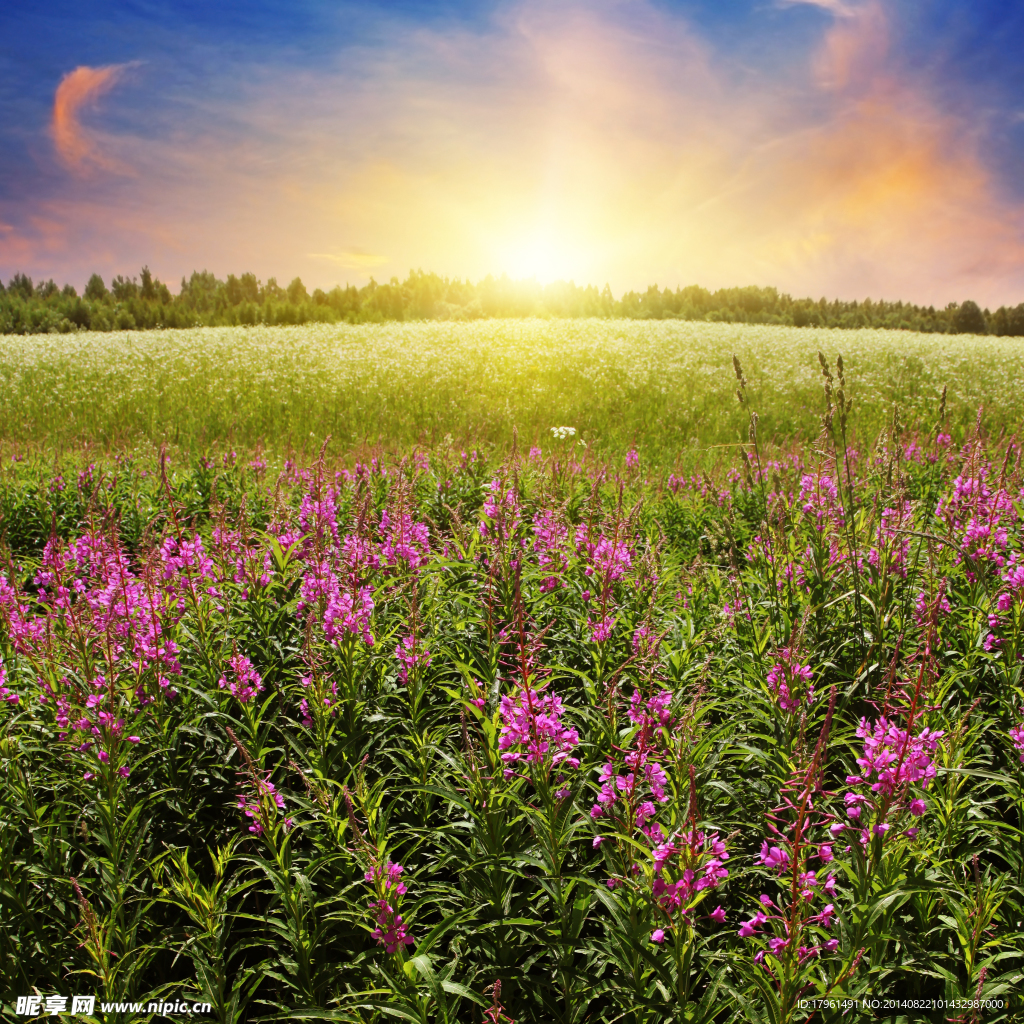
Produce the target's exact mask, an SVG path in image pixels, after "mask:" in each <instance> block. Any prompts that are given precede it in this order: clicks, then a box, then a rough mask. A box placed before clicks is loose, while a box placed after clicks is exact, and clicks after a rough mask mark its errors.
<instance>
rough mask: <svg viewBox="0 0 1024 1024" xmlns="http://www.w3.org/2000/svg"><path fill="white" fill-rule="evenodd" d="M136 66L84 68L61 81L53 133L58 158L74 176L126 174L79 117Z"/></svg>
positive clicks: (114, 65)
mask: <svg viewBox="0 0 1024 1024" xmlns="http://www.w3.org/2000/svg"><path fill="white" fill-rule="evenodd" d="M134 66H135V64H134V63H129V64H107V65H105V66H104V67H98V68H90V67H86V66H84V65H83V66H81V67H77V68H75V70H74V71H69V72H68V73H67V74H66V75H65V76H64V77H63V78H62V79H61V80H60V84H59V85H58V86H57V92H56V93H55V95H54V97H53V116H52V120H51V130H52V133H53V142H54V146H55V147H56V149H57V156H58V157H59V158H60V160H61V162H62V163H63V164H64V166H65V167H67V168H68V169H69V170H71V171H73V172H75V173H83V172H86V171H88V170H89V169H91V168H102V169H104V170H109V171H123V169H124V168H123V167H122V165H121V164H120V163H119V162H118V161H116V160H115V159H113V158H112V157H111V156H110V155H109V154H107V153H105V152H104V151H103V148H102V145H101V144H100V143H99V142H97V140H96V139H95V138H93V137H92V135H91V134H90V133H89V132H88V131H87V130H86V129H85V128H84V127H83V126H82V123H81V120H80V115H81V112H82V110H83V108H88V107H93V108H94V107H96V106H97V104H98V101H99V98H100V97H101V96H103V95H104V94H106V93H108V92H110V90H111V89H113V88H114V86H115V85H117V83H118V82H119V81H120V80H121V78H122V77H123V76H124V74H125V72H126V71H128V70H129V69H130V68H132V67H134Z"/></svg>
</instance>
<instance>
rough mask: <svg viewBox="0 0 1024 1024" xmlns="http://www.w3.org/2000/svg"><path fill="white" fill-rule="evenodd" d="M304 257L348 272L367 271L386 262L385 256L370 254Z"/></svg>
mask: <svg viewBox="0 0 1024 1024" xmlns="http://www.w3.org/2000/svg"><path fill="white" fill-rule="evenodd" d="M306 255H307V257H308V258H309V259H311V260H329V261H330V262H331V263H336V264H337V265H338V266H339V267H347V268H349V269H350V270H369V269H372V268H373V267H379V266H382V265H383V264H385V263H387V262H388V258H387V256H378V255H377V254H376V253H372V252H358V251H355V252H339V253H333V252H311V253H307V254H306Z"/></svg>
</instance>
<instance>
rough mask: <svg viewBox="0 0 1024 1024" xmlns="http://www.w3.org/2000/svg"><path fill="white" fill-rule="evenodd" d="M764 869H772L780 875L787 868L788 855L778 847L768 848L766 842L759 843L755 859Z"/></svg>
mask: <svg viewBox="0 0 1024 1024" xmlns="http://www.w3.org/2000/svg"><path fill="white" fill-rule="evenodd" d="M757 859H758V860H759V861H760V862H761V863H762V864H763V865H764V866H765V867H766V868H774V869H776V870H777V871H778V872H779V873H780V874H781V873H782V872H783V871H785V870H786V868H787V867H788V866H789V853H788V852H787V851H786V850H784V849H782V848H781V847H779V846H769V845H768V840H765V841H764V842H763V843H761V852H760V854H758V858H757Z"/></svg>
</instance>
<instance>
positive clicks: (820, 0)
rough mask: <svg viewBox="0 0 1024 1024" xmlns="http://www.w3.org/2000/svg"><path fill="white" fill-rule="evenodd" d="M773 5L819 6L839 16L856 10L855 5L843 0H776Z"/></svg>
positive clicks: (844, 16)
mask: <svg viewBox="0 0 1024 1024" xmlns="http://www.w3.org/2000/svg"><path fill="white" fill-rule="evenodd" d="M775 5H776V7H799V6H801V5H806V6H808V7H820V8H821V9H822V10H825V11H831V12H832V13H833V14H834V15H836V16H837V17H840V18H849V17H851V16H852V15H853V14H854V13H855V11H856V7H855V6H853V5H851V4H848V3H844V2H843V0H776V4H775Z"/></svg>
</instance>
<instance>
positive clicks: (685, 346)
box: [0, 319, 1024, 468]
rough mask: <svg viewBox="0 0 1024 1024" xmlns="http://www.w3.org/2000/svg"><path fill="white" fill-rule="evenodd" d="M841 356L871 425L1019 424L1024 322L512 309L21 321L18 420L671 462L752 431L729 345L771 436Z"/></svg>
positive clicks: (277, 443)
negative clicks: (520, 315) (604, 454)
mask: <svg viewBox="0 0 1024 1024" xmlns="http://www.w3.org/2000/svg"><path fill="white" fill-rule="evenodd" d="M819 350H821V351H823V352H825V354H826V355H827V356H828V357H829V358H831V359H834V358H835V356H836V355H837V354H842V355H843V357H844V359H845V360H846V367H847V371H848V375H849V378H850V385H849V391H850V397H852V398H853V400H854V401H855V402H856V404H857V417H856V429H857V430H858V431H860V432H862V433H863V434H864V435H865V436H867V437H871V438H873V437H874V436H875V434H877V433H878V431H879V430H880V429H882V427H883V426H884V425H885V424H887V423H888V422H889V420H890V419H891V416H892V406H893V404H894V403H898V404H899V406H900V410H901V415H902V417H903V422H904V423H907V424H915V423H917V422H918V421H920V420H922V419H924V420H926V419H927V418H928V417H929V416H931V415H932V414H933V412H934V409H935V407H936V403H937V401H938V398H939V394H940V392H941V391H942V388H943V387H944V386H948V388H949V402H948V415H949V422H950V425H951V426H952V427H954V428H956V429H958V430H965V429H968V428H969V427H970V426H971V425H972V424H973V423H974V420H975V418H976V416H977V412H978V408H979V406H981V405H982V404H984V406H985V421H986V424H987V426H988V429H989V430H992V431H997V432H998V431H999V430H1000V429H1003V428H1006V429H1008V430H1011V431H1012V430H1013V429H1015V428H1016V427H1017V426H1018V425H1019V424H1020V422H1021V408H1022V403H1021V401H1020V385H1019V381H1020V380H1021V379H1024V339H1020V338H1013V337H990V336H978V335H945V334H938V335H929V334H915V333H911V332H905V331H883V330H860V331H839V330H815V329H810V328H786V327H771V326H757V325H736V324H716V323H698V322H689V321H661V320H658V321H653V320H651V321H642V320H537V319H534V320H494V321H479V322H474V323H468V324H454V323H436V322H420V323H388V324H382V325H359V326H349V325H322V324H321V325H317V324H312V325H306V326H303V327H294V328H288V327H251V328H204V329H194V330H166V331H148V332H125V333H121V334H116V333H115V334H104V333H79V334H48V335H33V336H25V337H21V336H8V337H5V338H4V339H3V342H2V344H0V438H3V439H5V440H6V441H17V442H37V443H38V442H45V443H47V444H48V445H50V446H51V447H52V446H57V447H76V446H80V445H82V444H86V443H88V444H93V445H96V446H98V447H99V448H100V449H101V450H110V449H112V448H116V447H123V446H125V445H137V444H140V443H142V444H148V445H150V446H152V445H154V444H156V445H159V444H160V443H162V442H164V441H166V442H168V443H170V444H172V445H175V446H179V447H183V448H185V449H190V450H199V449H201V448H202V447H203V446H204V445H208V444H213V443H224V444H233V445H236V446H244V447H247V448H251V447H254V446H255V445H257V444H260V443H262V445H263V446H264V447H266V448H268V449H273V450H276V451H283V450H285V449H289V450H294V451H296V452H299V453H301V452H305V453H306V455H307V457H312V454H313V453H314V452H315V451H316V450H317V449H318V447H319V445H320V442H321V441H322V440H323V438H324V437H326V436H327V435H331V436H332V438H333V443H334V447H333V450H335V451H343V452H344V451H352V450H359V449H360V448H364V449H365V447H366V446H367V445H370V446H372V445H375V444H377V443H378V442H383V443H384V444H385V445H386V446H390V448H391V449H392V450H395V451H397V450H403V449H407V448H409V447H410V446H411V445H414V444H425V445H427V446H431V447H433V446H437V445H438V444H440V443H441V442H442V441H443V439H444V438H445V436H446V435H451V437H452V438H453V439H454V441H455V443H456V444H459V445H466V444H470V445H475V446H477V447H481V446H488V445H493V446H497V447H499V448H501V447H507V446H508V445H509V444H510V443H511V440H512V434H513V430H517V431H518V436H519V438H520V439H521V440H522V441H523V443H526V444H527V445H529V444H533V443H541V439H542V438H543V437H545V436H546V435H547V433H548V430H549V428H550V427H552V426H557V425H560V424H570V425H573V426H574V427H576V428H577V429H578V430H579V431H580V436H582V437H583V438H585V439H586V440H587V442H588V443H589V444H592V445H595V446H596V447H597V448H598V449H599V450H606V451H609V452H618V453H621V452H623V451H625V450H626V448H628V447H629V446H630V445H633V444H636V445H638V446H639V447H640V449H641V450H642V451H643V452H644V454H645V457H646V459H647V461H648V463H649V464H650V465H657V466H659V467H662V468H670V467H672V466H673V465H674V462H675V460H676V459H677V457H678V456H679V453H680V452H681V451H683V450H687V451H691V452H692V451H693V450H694V449H695V448H697V447H700V446H710V445H716V444H730V443H736V442H739V441H743V440H745V439H746V430H747V425H746V419H745V416H744V414H743V411H742V410H741V409H740V408H739V407H738V405H737V403H736V402H735V400H734V396H733V392H734V390H735V388H734V382H733V378H732V374H731V359H732V355H733V353H736V354H737V355H738V356H739V358H740V359H741V360H742V362H743V366H744V368H745V372H746V374H747V378H748V381H749V391H750V395H751V400H752V401H753V402H754V403H755V404H756V406H757V408H758V409H759V410H760V415H761V434H762V437H763V438H764V439H765V441H766V442H767V441H771V440H772V439H775V440H781V441H789V440H792V439H794V438H801V439H803V440H804V441H809V440H811V439H813V438H814V437H816V436H817V433H818V430H819V418H820V415H821V412H822V400H821V386H820V372H819V367H818V362H817V352H818V351H819Z"/></svg>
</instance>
